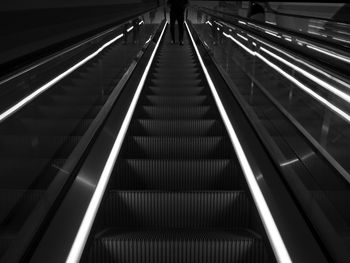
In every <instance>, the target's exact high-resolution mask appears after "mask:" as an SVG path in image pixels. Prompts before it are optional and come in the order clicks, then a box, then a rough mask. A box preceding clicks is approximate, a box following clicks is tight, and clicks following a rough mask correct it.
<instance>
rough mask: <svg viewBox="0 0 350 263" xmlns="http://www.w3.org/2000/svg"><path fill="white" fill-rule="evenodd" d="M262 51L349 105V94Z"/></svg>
mask: <svg viewBox="0 0 350 263" xmlns="http://www.w3.org/2000/svg"><path fill="white" fill-rule="evenodd" d="M260 49H261V50H262V51H264V52H265V53H267V54H269V55H270V56H272V57H274V58H275V59H277V60H279V61H280V62H282V63H283V64H285V65H287V66H288V67H290V68H292V69H294V70H296V71H298V72H299V73H301V74H303V75H304V76H305V77H307V78H308V79H310V80H312V81H313V82H315V83H317V84H318V85H320V86H322V87H323V88H325V89H327V90H328V91H330V92H332V93H333V94H335V95H337V96H338V97H340V98H342V99H343V100H345V101H346V102H348V103H349V102H350V96H349V95H348V94H346V93H344V92H342V91H341V90H339V89H337V88H335V87H333V86H332V85H330V84H328V83H327V82H325V81H324V80H322V79H319V78H317V77H315V76H314V75H312V74H310V73H309V72H307V71H305V70H303V69H302V68H300V67H298V66H296V65H294V64H292V63H290V62H289V61H287V60H285V59H283V58H281V57H280V56H277V55H276V54H274V53H272V52H271V51H269V50H267V49H266V48H264V47H261V48H260Z"/></svg>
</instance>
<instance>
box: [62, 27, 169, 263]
mask: <svg viewBox="0 0 350 263" xmlns="http://www.w3.org/2000/svg"><path fill="white" fill-rule="evenodd" d="M166 25H167V23H165V25H164V27H163V30H162V33H161V34H160V37H159V39H158V41H157V44H156V46H155V48H154V50H153V53H152V55H151V57H150V60H149V61H148V64H147V66H146V69H145V71H144V72H143V75H142V77H141V80H140V83H139V85H138V86H137V89H136V92H135V95H134V97H133V99H132V101H131V104H130V106H129V109H128V112H127V113H126V115H125V118H124V120H123V123H122V126H121V128H120V131H119V133H118V136H117V138H116V140H115V142H114V144H113V148H112V150H111V152H110V154H109V156H108V159H107V162H106V164H105V166H104V169H103V171H102V174H101V176H100V179H99V181H98V184H97V186H96V189H95V192H94V194H93V196H92V198H91V201H90V204H89V206H88V208H87V210H86V213H85V215H84V218H83V220H82V223H81V225H80V227H79V231H78V233H77V235H76V237H75V240H74V243H73V245H72V247H71V249H70V252H69V255H68V258H67V260H66V263H78V262H79V260H80V257H81V255H82V253H83V250H84V246H85V243H86V241H87V238H88V236H89V233H90V230H91V227H92V225H93V222H94V220H95V217H96V214H97V210H98V208H99V206H100V203H101V200H102V197H103V195H104V193H105V190H106V187H107V184H108V181H109V178H110V176H111V173H112V170H113V167H114V164H115V161H116V159H117V156H118V153H119V150H120V148H121V145H122V142H123V140H124V137H125V134H126V131H127V129H128V126H129V123H130V121H131V117H132V115H133V112H134V110H135V107H136V103H137V101H138V98H139V96H140V93H141V90H142V88H143V85H144V84H145V81H146V78H147V75H148V72H149V70H150V68H151V64H152V61H153V59H154V56H155V54H156V51H157V49H158V46H159V43H160V41H161V39H162V36H163V33H164V30H165V28H166Z"/></svg>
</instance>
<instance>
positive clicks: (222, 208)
mask: <svg viewBox="0 0 350 263" xmlns="http://www.w3.org/2000/svg"><path fill="white" fill-rule="evenodd" d="M101 209H102V210H101V218H102V220H103V222H104V226H106V227H108V226H118V227H146V228H147V227H155V228H210V227H221V228H235V227H250V226H251V209H252V205H251V202H250V199H249V198H248V196H247V195H246V193H245V192H244V191H228V192H225V191H219V192H212V191H201V192H196V191H187V192H162V191H154V192H153V191H152V192H149V191H120V190H110V191H109V193H108V195H107V198H106V201H105V202H104V204H103V206H102V207H101ZM120 215H123V216H120Z"/></svg>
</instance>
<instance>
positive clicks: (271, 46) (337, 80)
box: [248, 34, 350, 89]
mask: <svg viewBox="0 0 350 263" xmlns="http://www.w3.org/2000/svg"><path fill="white" fill-rule="evenodd" d="M248 36H249V37H251V38H253V39H255V40H256V41H259V42H260V43H263V44H264V45H266V46H268V47H270V48H272V49H274V50H276V51H278V52H280V53H282V54H283V55H286V56H287V57H289V58H291V59H293V60H294V61H297V62H299V63H301V64H303V65H305V66H307V67H308V68H310V69H312V70H314V71H317V72H318V73H320V74H322V75H324V76H325V77H327V78H330V79H331V80H333V81H335V82H338V83H339V84H341V85H343V86H345V87H346V88H348V89H350V85H349V83H346V82H345V81H343V80H341V79H338V78H337V77H334V76H332V75H330V74H328V73H327V72H325V71H323V70H320V69H318V68H316V67H314V66H312V65H311V64H310V63H306V62H305V61H303V60H301V59H298V58H296V57H295V56H293V55H291V54H289V53H287V52H285V51H282V50H281V49H279V48H277V47H276V46H273V45H270V44H268V43H266V42H265V41H263V40H261V39H259V38H257V37H255V36H252V35H249V34H248ZM297 41H298V42H297V43H298V45H303V43H304V42H302V41H300V40H298V39H297ZM299 41H300V42H301V43H299Z"/></svg>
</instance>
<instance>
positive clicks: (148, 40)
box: [145, 36, 152, 44]
mask: <svg viewBox="0 0 350 263" xmlns="http://www.w3.org/2000/svg"><path fill="white" fill-rule="evenodd" d="M151 39H152V36H150V37H149V39H147V41H146V42H145V44H148V42H150V41H151Z"/></svg>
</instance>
